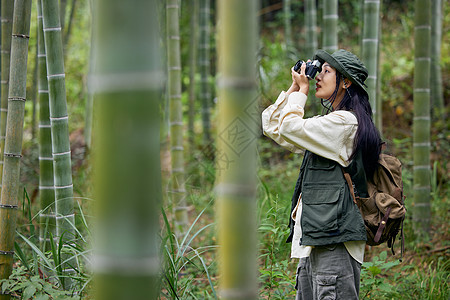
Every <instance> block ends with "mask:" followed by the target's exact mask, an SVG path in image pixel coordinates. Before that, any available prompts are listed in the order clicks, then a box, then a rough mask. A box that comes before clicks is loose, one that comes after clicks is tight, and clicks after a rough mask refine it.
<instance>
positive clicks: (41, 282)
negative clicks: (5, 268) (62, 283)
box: [0, 265, 81, 300]
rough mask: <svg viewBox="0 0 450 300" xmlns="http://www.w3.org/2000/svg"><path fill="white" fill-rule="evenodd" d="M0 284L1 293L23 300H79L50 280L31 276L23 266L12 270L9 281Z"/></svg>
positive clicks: (5, 280) (78, 297) (2, 281)
mask: <svg viewBox="0 0 450 300" xmlns="http://www.w3.org/2000/svg"><path fill="white" fill-rule="evenodd" d="M34 267H35V266H34V265H33V268H34ZM0 283H1V289H2V293H9V294H11V296H13V297H15V298H19V299H23V300H27V299H34V300H48V299H54V300H58V299H60V300H62V299H65V300H68V299H74V300H75V299H81V297H80V296H77V295H74V294H73V293H72V292H70V291H64V290H61V289H60V288H59V287H58V286H57V285H55V284H54V283H52V282H51V281H50V280H48V279H44V278H42V277H41V276H40V275H33V273H32V272H30V271H29V270H28V269H27V268H25V267H24V266H19V267H16V268H14V269H13V272H12V274H11V276H10V277H9V279H3V280H1V281H0Z"/></svg>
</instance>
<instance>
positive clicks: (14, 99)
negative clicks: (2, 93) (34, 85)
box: [8, 97, 27, 102]
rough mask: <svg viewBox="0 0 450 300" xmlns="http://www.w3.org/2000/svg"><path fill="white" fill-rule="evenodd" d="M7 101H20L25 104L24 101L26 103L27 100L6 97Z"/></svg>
mask: <svg viewBox="0 0 450 300" xmlns="http://www.w3.org/2000/svg"><path fill="white" fill-rule="evenodd" d="M8 101H22V102H25V101H27V99H26V98H24V97H8Z"/></svg>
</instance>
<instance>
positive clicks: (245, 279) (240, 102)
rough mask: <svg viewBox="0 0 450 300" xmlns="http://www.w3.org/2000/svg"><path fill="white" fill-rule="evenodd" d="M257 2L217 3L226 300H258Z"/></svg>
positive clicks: (220, 196)
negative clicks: (255, 115) (253, 113)
mask: <svg viewBox="0 0 450 300" xmlns="http://www.w3.org/2000/svg"><path fill="white" fill-rule="evenodd" d="M257 10H258V1H256V0H252V1H250V0H249V1H240V0H220V1H219V2H218V13H219V15H218V16H219V23H218V24H219V27H218V36H219V41H218V46H219V48H218V49H219V53H218V54H219V61H218V66H219V74H220V78H219V79H218V96H219V105H218V111H220V114H219V120H218V129H217V132H218V138H217V155H216V172H217V182H216V187H215V188H216V194H217V200H216V203H217V204H216V205H217V209H216V212H217V219H218V237H219V244H220V248H219V249H220V250H219V260H220V261H219V274H220V295H221V298H222V299H257V298H258V290H257V279H256V272H257V271H256V269H257V268H256V257H257V251H256V244H257V238H256V157H257V152H256V132H257V126H258V125H257V124H258V123H257V122H255V120H253V119H252V112H253V110H254V109H255V108H256V107H257V102H258V101H257V97H256V95H257V93H256V81H255V76H256V75H255V74H256V56H257V55H256V48H257V41H258V28H257V27H258V26H257Z"/></svg>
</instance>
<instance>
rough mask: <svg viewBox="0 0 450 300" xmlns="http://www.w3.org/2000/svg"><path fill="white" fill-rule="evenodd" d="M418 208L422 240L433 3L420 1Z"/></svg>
mask: <svg viewBox="0 0 450 300" xmlns="http://www.w3.org/2000/svg"><path fill="white" fill-rule="evenodd" d="M414 35H415V36H414V47H415V63H414V70H415V71H414V125H413V133H414V137H413V138H414V144H413V148H414V152H413V153H414V206H413V225H414V229H415V231H416V234H417V235H418V236H419V237H422V238H424V237H425V238H426V237H427V235H428V233H429V231H430V221H431V220H430V219H431V209H430V192H431V187H430V180H431V171H430V39H431V3H430V0H416V2H415V29H414Z"/></svg>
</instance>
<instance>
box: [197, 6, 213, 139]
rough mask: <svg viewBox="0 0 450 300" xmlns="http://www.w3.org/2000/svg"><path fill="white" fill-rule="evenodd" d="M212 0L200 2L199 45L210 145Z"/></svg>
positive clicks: (206, 133)
mask: <svg viewBox="0 0 450 300" xmlns="http://www.w3.org/2000/svg"><path fill="white" fill-rule="evenodd" d="M210 15H211V12H210V0H200V44H199V66H200V68H199V69H200V74H201V79H200V102H201V104H202V109H201V111H202V124H203V139H204V143H205V144H206V145H208V144H209V143H210V142H211V123H210V103H211V87H210V84H209V76H210V72H211V66H210V62H209V60H210V53H209V52H210V35H211V33H210V26H209V18H210Z"/></svg>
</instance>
